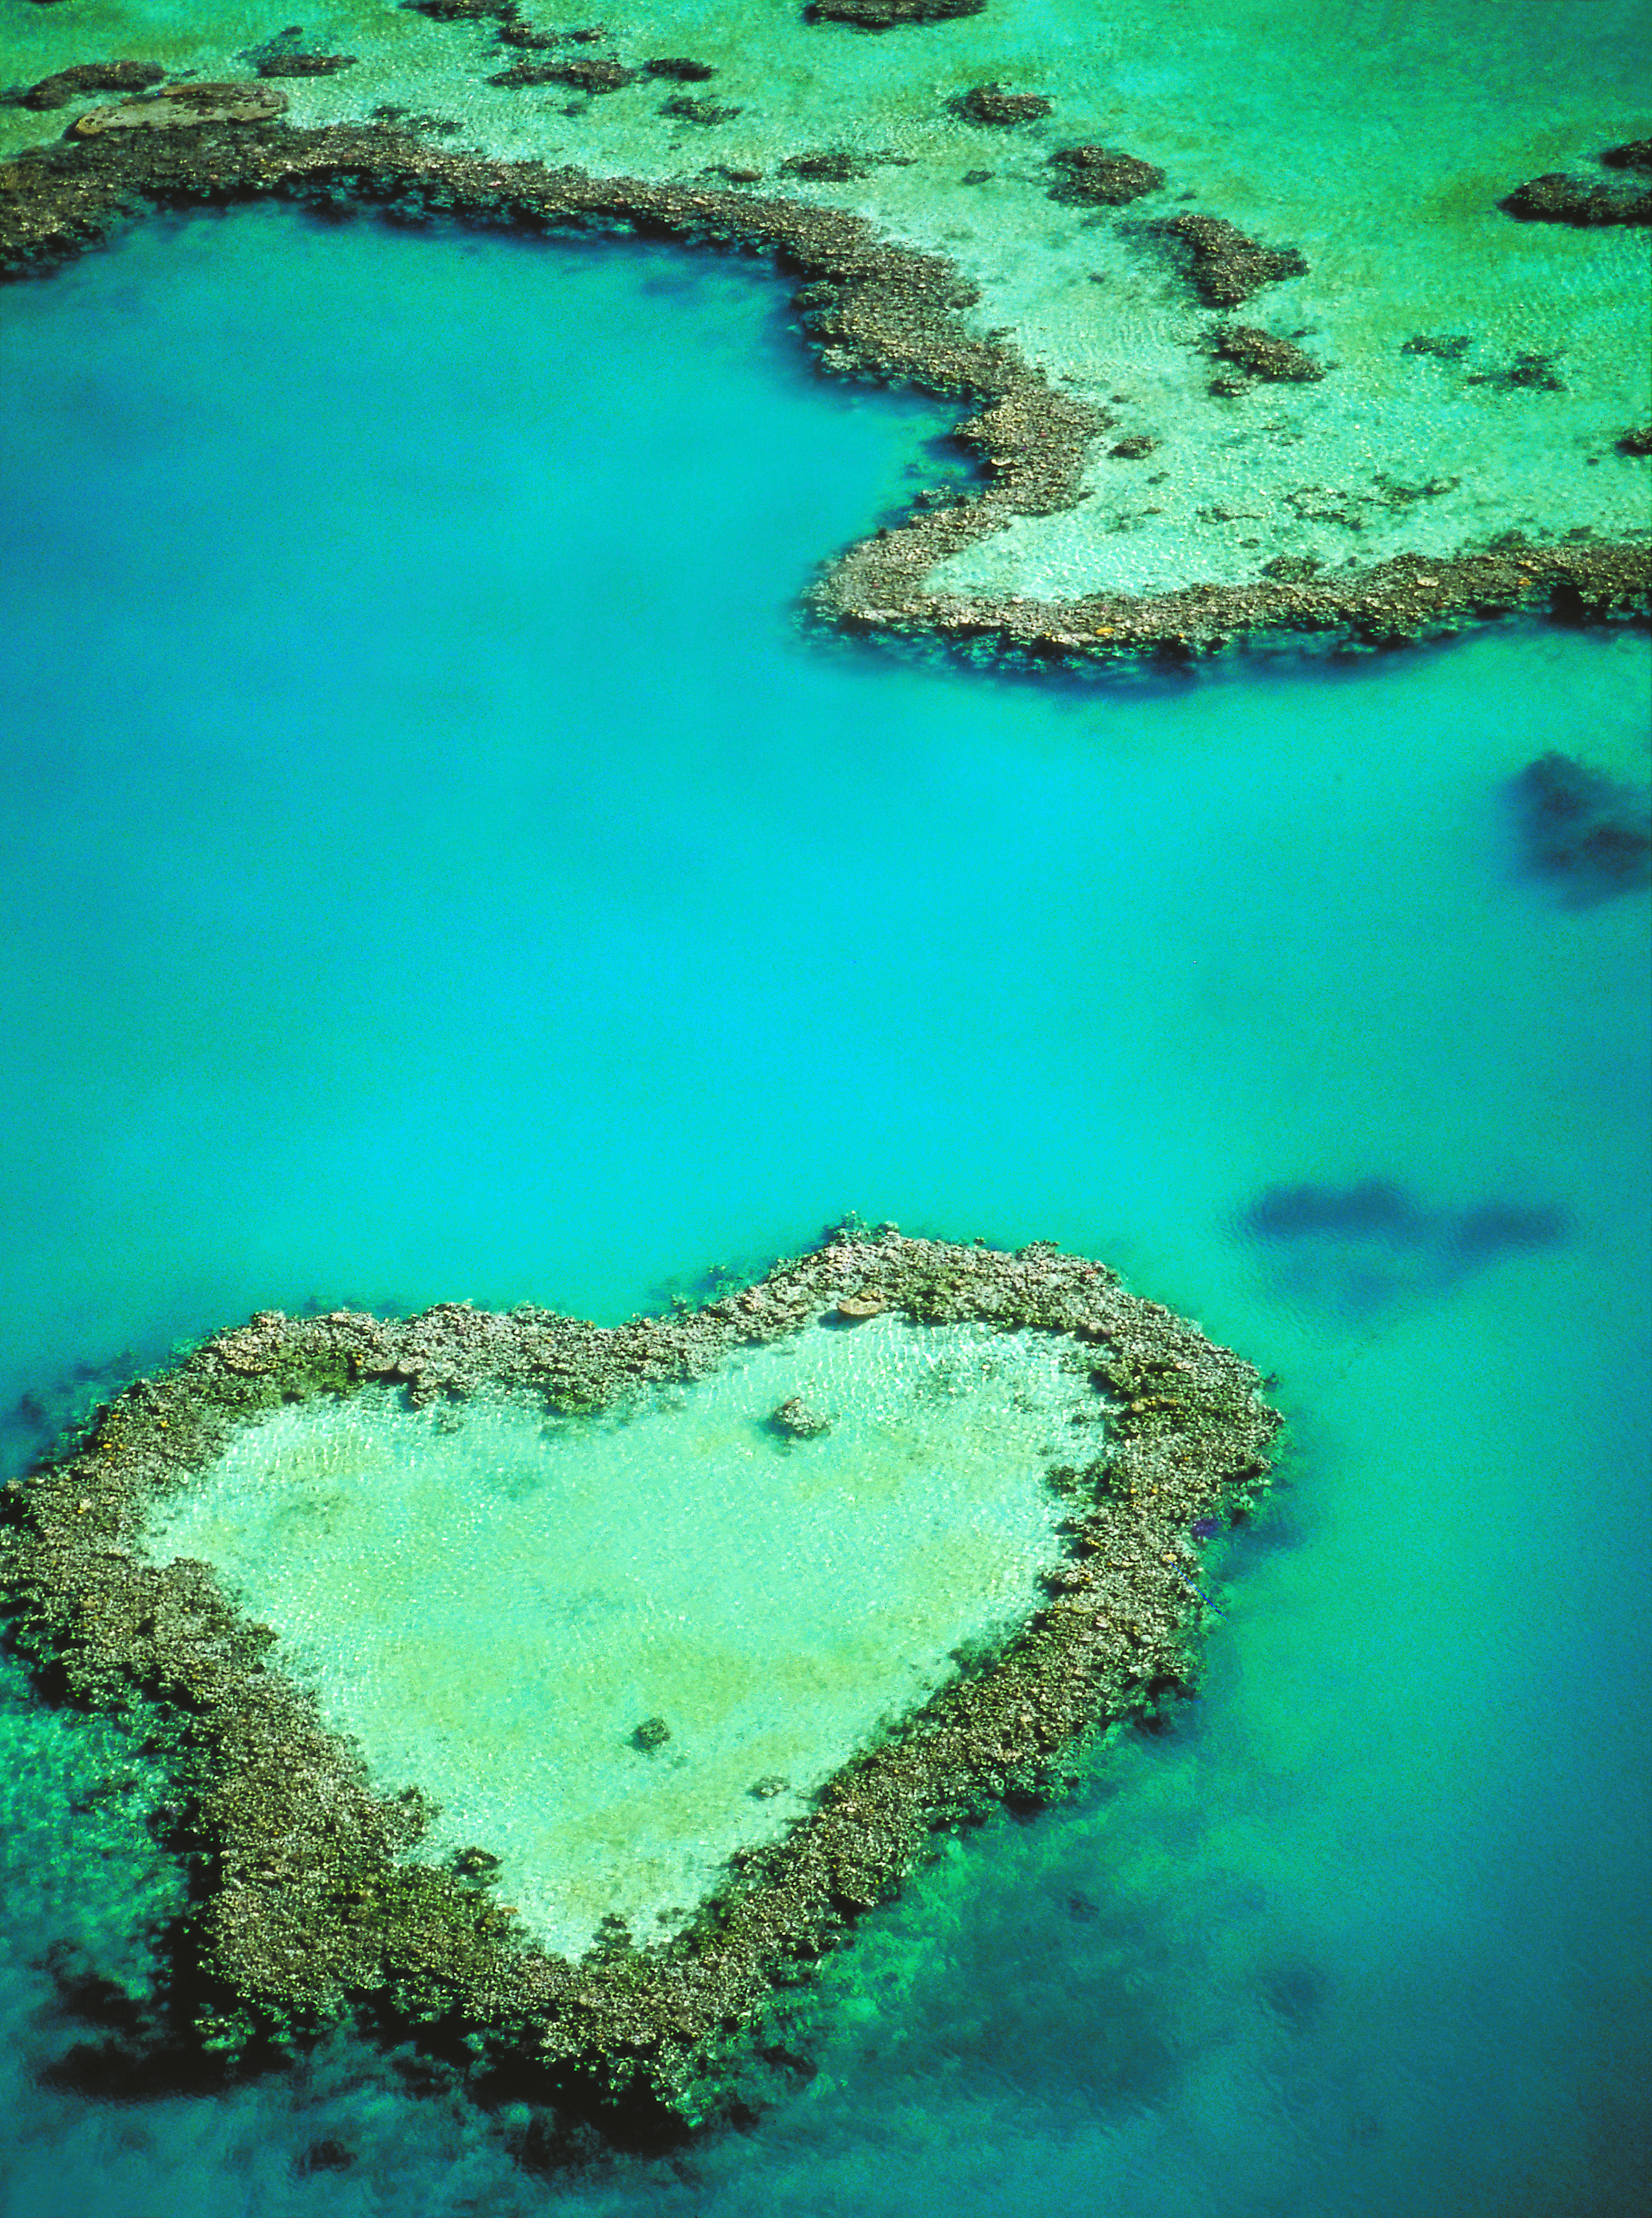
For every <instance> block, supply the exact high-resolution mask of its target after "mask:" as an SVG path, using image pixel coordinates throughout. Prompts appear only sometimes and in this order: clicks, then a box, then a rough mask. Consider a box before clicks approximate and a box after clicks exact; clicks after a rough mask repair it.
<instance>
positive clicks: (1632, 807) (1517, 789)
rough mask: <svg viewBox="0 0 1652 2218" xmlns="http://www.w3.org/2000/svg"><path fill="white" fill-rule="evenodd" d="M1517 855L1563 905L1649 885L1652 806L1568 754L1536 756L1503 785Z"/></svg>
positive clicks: (1587, 903)
mask: <svg viewBox="0 0 1652 2218" xmlns="http://www.w3.org/2000/svg"><path fill="white" fill-rule="evenodd" d="M1510 798H1511V801H1512V804H1513V809H1514V819H1515V825H1516V828H1517V830H1518V834H1519V839H1520V844H1521V849H1522V854H1523V858H1524V861H1525V868H1526V870H1527V871H1528V872H1529V873H1530V874H1531V876H1532V877H1536V878H1538V879H1541V880H1543V882H1544V883H1547V884H1548V885H1549V886H1550V887H1551V888H1552V889H1554V891H1555V892H1556V893H1557V894H1558V895H1560V896H1561V898H1562V900H1563V901H1565V903H1566V904H1567V906H1568V908H1593V907H1594V906H1595V904H1596V903H1598V902H1599V901H1611V900H1613V899H1615V898H1616V897H1617V896H1618V895H1622V894H1632V893H1640V892H1642V891H1643V890H1644V889H1645V888H1646V886H1647V885H1648V884H1649V883H1652V809H1649V806H1648V801H1647V796H1645V794H1643V793H1641V794H1637V793H1636V792H1634V791H1633V790H1631V789H1630V787H1628V786H1626V785H1623V784H1619V783H1618V780H1617V779H1616V778H1607V777H1605V776H1604V775H1603V774H1602V773H1601V772H1600V771H1594V770H1591V769H1589V767H1588V766H1587V764H1584V763H1581V762H1576V761H1574V759H1572V757H1571V756H1570V755H1563V754H1556V753H1551V754H1546V755H1539V756H1538V758H1537V760H1536V762H1533V763H1529V764H1528V765H1527V766H1526V767H1525V770H1523V771H1521V772H1520V775H1519V776H1518V778H1516V779H1515V780H1514V783H1513V785H1512V788H1511V789H1510Z"/></svg>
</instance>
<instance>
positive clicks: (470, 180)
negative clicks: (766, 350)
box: [0, 110, 1652, 669]
mask: <svg viewBox="0 0 1652 2218" xmlns="http://www.w3.org/2000/svg"><path fill="white" fill-rule="evenodd" d="M92 113H94V114H96V111H95V110H94V111H92ZM121 142H124V143H121ZM140 142H141V143H140ZM263 198H276V199H284V200H289V201H296V202H298V203H300V204H301V205H303V206H307V207H309V208H313V209H315V210H317V211H319V212H321V213H324V214H330V215H334V216H338V215H342V214H348V213H351V212H352V211H354V210H357V209H362V208H372V209H376V210H378V211H379V212H380V213H382V214H385V215H387V216H388V217H390V218H391V219H392V220H395V221H397V222H400V223H409V224H411V223H419V222H423V221H428V220H432V219H435V218H438V217H446V218H450V219H454V220H462V221H465V222H468V223H470V224H473V225H478V226H487V227H492V228H498V229H506V230H515V231H521V232H544V231H548V230H551V229H585V230H604V229H606V230H619V231H630V230H635V231H642V232H649V233H651V234H654V235H655V236H660V237H664V238H670V239H677V240H680V241H681V242H683V243H685V244H688V245H716V246H720V247H724V248H740V249H744V250H746V251H752V252H758V253H764V254H769V255H773V256H775V257H778V258H779V260H780V261H781V263H783V264H784V265H786V266H787V267H789V268H791V269H792V270H795V271H797V272H798V273H800V274H801V275H802V276H803V277H804V280H805V283H804V288H803V289H802V290H801V292H800V293H799V294H798V300H797V304H798V308H799V310H800V312H801V316H802V322H803V326H804V333H805V337H806V338H807V340H808V343H809V344H810V345H811V347H812V348H813V350H814V352H815V354H816V356H817V361H818V362H819V364H820V366H821V368H822V369H823V370H824V371H826V372H828V373H830V374H833V375H842V376H848V377H855V378H860V379H865V380H868V381H874V382H880V383H891V382H893V383H910V384H911V385H914V386H916V387H920V388H922V389H923V390H925V391H927V392H930V393H936V394H939V395H941V396H942V397H943V398H947V399H952V400H960V401H961V402H963V403H965V404H966V406H968V407H969V408H970V409H972V411H973V412H972V413H971V414H969V415H967V416H966V418H964V420H963V421H962V422H961V423H960V424H959V426H958V429H957V432H956V434H955V436H956V437H957V438H958V439H959V441H960V443H962V444H963V445H964V446H965V447H966V448H967V449H970V450H971V451H972V454H973V455H974V456H975V458H976V460H977V461H978V463H979V465H980V467H981V470H982V481H981V483H980V484H979V485H978V486H976V487H972V489H971V490H970V491H969V492H968V493H966V494H965V496H964V497H963V498H961V499H954V500H951V501H947V502H946V503H945V504H942V505H935V506H925V505H916V506H915V507H914V508H913V509H912V511H910V512H909V514H908V515H907V516H906V517H904V518H903V519H902V520H901V521H900V522H899V523H898V524H895V525H893V526H891V527H889V528H886V529H882V530H878V531H876V532H874V533H873V534H872V535H870V536H867V537H866V538H864V539H861V540H860V541H858V542H856V543H855V544H854V545H853V546H851V547H850V548H848V549H847V550H846V551H845V552H844V553H842V554H840V555H839V556H838V557H837V558H836V559H835V561H831V562H829V564H828V565H827V566H826V567H825V568H824V569H823V573H822V574H821V575H820V577H819V578H818V579H817V582H816V584H815V585H814V586H813V588H812V590H811V591H810V595H809V597H808V604H809V608H810V611H811V612H812V614H813V615H814V616H815V617H816V618H817V619H818V620H820V621H822V622H823V623H828V624H829V625H832V626H834V627H835V628H838V629H842V630H844V631H848V632H852V633H857V634H860V635H863V636H866V637H868V638H871V639H873V640H879V641H898V640H902V639H909V640H910V639H916V640H922V641H929V642H932V643H939V644H940V645H941V646H943V647H946V648H948V649H950V650H953V651H956V652H959V653H961V654H966V655H967V656H968V657H969V658H970V659H972V660H1002V661H1003V662H1006V663H1008V664H1009V665H1011V666H1016V667H1027V666H1033V667H1039V666H1059V667H1065V668H1068V669H1083V668H1085V667H1087V666H1095V665H1098V664H1106V663H1111V662H1117V661H1121V660H1129V661H1135V660H1140V659H1142V658H1154V659H1158V660H1164V661H1169V662H1171V663H1177V662H1189V661H1192V660H1196V659H1197V658H1199V657H1201V656H1204V655H1208V654H1213V653H1215V652H1218V651H1220V649H1222V648H1225V647H1230V646H1235V645H1244V644H1246V643H1250V642H1256V643H1263V642H1268V641H1271V642H1281V641H1294V642H1297V643H1302V642H1305V641H1307V640H1309V639H1316V640H1318V641H1320V643H1322V644H1332V645H1342V646H1349V647H1359V648H1365V647H1378V646H1381V647H1389V646H1397V645H1400V644H1401V643H1403V642H1406V641H1414V640H1419V639H1423V638H1427V637H1432V636H1436V635H1440V634H1443V633H1448V632H1451V631H1456V630H1459V629H1463V627H1464V626H1465V625H1467V624H1469V623H1475V622H1479V621H1483V620H1486V619H1488V618H1491V617H1493V616H1504V615H1510V614H1513V613H1516V612H1518V611H1523V610H1524V611H1533V612H1539V613H1546V614H1548V615H1550V616H1553V617H1555V618H1556V619H1557V620H1559V621H1561V622H1563V623H1571V624H1578V623H1611V622H1614V621H1621V620H1624V619H1626V618H1630V617H1635V616H1641V617H1644V616H1645V614H1646V612H1647V610H1648V609H1649V606H1652V545H1649V544H1646V543H1643V542H1637V541H1634V540H1627V541H1617V542H1609V541H1594V542H1562V543H1539V542H1531V541H1529V540H1526V539H1525V538H1523V537H1520V536H1518V535H1510V536H1506V537H1504V538H1502V539H1500V540H1499V541H1497V542H1494V544H1492V545H1490V546H1488V547H1485V548H1464V549H1463V550H1460V551H1459V552H1458V553H1456V554H1451V555H1442V556H1433V555H1422V554H1400V555H1396V556H1393V557H1391V558H1389V559H1388V560H1386V561H1382V562H1378V563H1376V564H1372V565H1370V566H1369V567H1355V568H1345V569H1342V570H1339V571H1338V572H1336V573H1332V574H1328V575H1315V576H1314V577H1311V578H1278V577H1270V576H1267V575H1266V574H1265V573H1264V574H1261V575H1258V577H1256V578H1254V579H1249V580H1247V581H1245V582H1243V583H1240V584H1237V585H1234V584H1227V585H1222V584H1199V585H1188V586H1183V587H1181V588H1178V589H1177V590H1176V591H1174V592H1160V593H1144V594H1130V593H1125V592H1096V593H1091V594H1085V595H1082V596H1079V597H1078V598H1073V599H1070V600H1046V599H1038V598H1029V597H1022V596H1013V595H1012V596H992V595H979V596H975V595H966V594H960V593H956V592H938V591H935V590H932V589H931V588H930V587H929V585H928V579H929V577H930V574H931V573H932V572H933V571H934V570H935V567H936V566H937V565H938V564H939V563H941V561H944V560H945V559H946V558H947V557H948V556H950V555H953V554H959V553H960V552H961V551H962V550H963V549H964V548H966V547H968V546H970V545H972V544H973V543H974V542H977V541H978V540H981V539H984V538H986V537H988V536H991V534H992V533H994V532H996V531H997V530H1002V529H1003V528H1004V527H1006V526H1007V525H1008V524H1009V523H1010V522H1011V521H1012V520H1013V519H1014V518H1015V517H1020V516H1047V515H1054V514H1057V513H1059V512H1060V511H1064V510H1065V509H1068V508H1070V507H1071V506H1072V505H1074V504H1075V503H1076V502H1077V501H1078V499H1081V498H1082V497H1083V494H1084V487H1083V485H1082V478H1083V474H1084V466H1085V463H1086V462H1087V460H1088V459H1089V457H1090V454H1091V451H1092V449H1093V448H1094V446H1095V443H1096V439H1097V438H1098V437H1099V435H1100V433H1101V432H1102V431H1103V430H1104V428H1105V419H1104V417H1103V415H1102V413H1101V412H1097V411H1096V410H1095V409H1093V408H1091V407H1090V406H1086V405H1085V404H1084V403H1082V402H1079V401H1077V400H1072V399H1071V398H1068V397H1066V396H1065V395H1063V394H1061V393H1059V392H1057V391H1056V390H1055V389H1054V388H1053V387H1052V385H1051V384H1050V382H1049V381H1048V379H1047V378H1046V376H1045V375H1044V373H1043V372H1042V371H1041V370H1040V369H1037V368H1036V367H1035V366H1034V365H1032V364H1030V363H1028V362H1027V361H1026V360H1025V358H1024V357H1023V356H1022V355H1021V354H1020V353H1019V351H1018V350H1016V349H1015V348H1014V347H1013V346H1010V345H1009V344H1005V342H1004V341H1003V338H995V337H992V336H991V335H989V336H987V337H984V338H981V337H978V336H976V335H975V334H973V333H972V331H970V330H969V329H968V327H967V325H966V323H965V322H964V319H963V311H965V310H966V309H967V308H969V307H972V306H973V305H974V303H975V301H976V300H977V298H978V295H977V294H976V292H975V290H974V288H972V287H971V286H970V285H969V284H968V283H967V282H966V280H965V279H964V278H963V276H962V275H961V273H960V271H959V270H957V268H956V267H955V265H954V264H953V263H951V262H950V261H948V260H947V259H946V258H945V257H941V256H939V255H934V254H928V253H922V252H919V251H916V250H914V249H911V248H906V247H901V246H897V245H892V244H891V243H889V242H888V241H886V240H885V239H881V238H880V237H879V234H878V232H876V230H875V229H874V227H873V226H872V225H871V224H870V223H868V222H867V221H866V220H865V219H864V218H862V217H860V216H854V215H851V214H847V213H845V212H844V211H842V210H841V209H836V208H821V207H814V206H810V205H808V204H806V203H804V202H800V201H793V200H790V199H787V198H786V197H785V196H784V195H778V194H764V193H759V192H755V191H753V190H749V189H741V190H731V189H720V188H716V187H712V186H710V185H707V184H705V183H700V182H698V181H688V182H673V183H650V182H649V181H647V180H644V179H642V178H637V177H592V176H590V175H588V174H587V173H586V172H585V171H583V170H577V169H572V168H558V169H550V168H547V167H546V166H545V165H544V164H543V163H539V162H529V161H506V160H494V159H490V158H487V157H485V156H481V155H476V154H466V153H461V152H450V151H447V150H446V149H444V148H441V147H438V146H433V145H432V144H431V143H430V142H429V141H427V140H425V139H421V138H419V137H418V136H417V135H416V134H414V133H408V132H407V131H405V130H401V129H397V128H395V127H391V126H388V125H385V126H380V125H376V124H359V125H357V124H336V125H331V126H326V127H321V128H316V129H301V128H297V127H293V126H290V125H288V124H286V123H282V122H253V123H243V124H233V123H226V124H220V125H208V126H202V127H178V128H174V129H168V130H165V131H159V130H150V131H142V132H137V131H133V132H109V133H100V134H96V135H94V136H92V137H90V138H79V139H71V140H67V141H65V142H63V143H60V144H59V145H56V146H48V147H43V148H32V149H29V150H28V152H26V153H25V154H24V155H22V156H21V157H20V158H18V159H16V161H13V162H9V163H7V164H0V278H14V279H15V278H18V277H22V276H31V275H38V274H40V273H42V272H44V271H46V270H50V269H52V268H54V267H56V266H58V265H59V263H63V262H64V261H65V260H68V259H70V258H71V257H74V256H76V255H78V254H80V253H83V252H84V251H87V250H88V249H89V248H90V247H92V246H95V245H99V244H102V243H103V242H104V241H105V240H106V239H108V237H109V234H110V232H111V229H112V228H114V227H115V226H117V225H119V224H120V223H121V222H122V221H123V220H134V219H136V218H139V217H141V216H143V215H145V214H150V213H152V212H153V211H155V210H156V209H158V208H167V207H171V208H177V207H188V206H191V205H194V206H199V205H201V204H202V203H207V204H215V205H227V204H229V203H232V202H235V201H251V200H258V199H263Z"/></svg>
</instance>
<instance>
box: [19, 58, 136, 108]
mask: <svg viewBox="0 0 1652 2218" xmlns="http://www.w3.org/2000/svg"><path fill="white" fill-rule="evenodd" d="M165 74H166V72H165V70H164V69H162V68H161V67H160V65H159V64H158V63H157V62H77V63H76V64H75V65H74V67H73V68H72V69H65V70H59V71H57V72H56V74H55V75H54V76H52V77H42V78H41V79H40V83H39V84H32V85H30V87H29V88H28V91H27V92H26V93H24V95H23V96H22V101H21V102H20V103H19V105H20V106H22V107H24V108H35V109H37V110H38V109H44V110H50V109H52V108H66V107H67V106H68V105H69V102H71V100H77V99H79V98H81V97H82V96H84V95H85V94H87V93H91V92H146V91H147V90H148V89H149V87H150V86H151V85H152V84H159V83H160V81H161V79H162V78H163V77H165Z"/></svg>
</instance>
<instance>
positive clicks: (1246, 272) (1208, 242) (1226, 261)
mask: <svg viewBox="0 0 1652 2218" xmlns="http://www.w3.org/2000/svg"><path fill="white" fill-rule="evenodd" d="M1163 236H1164V239H1165V240H1166V242H1167V243H1168V245H1170V248H1171V252H1172V253H1173V254H1174V255H1175V256H1176V257H1177V260H1178V261H1181V262H1182V263H1184V264H1185V266H1186V268H1187V270H1188V272H1189V276H1191V277H1192V280H1193V282H1194V285H1195V287H1196V289H1197V291H1198V294H1199V296H1200V298H1201V299H1202V300H1208V302H1209V304H1210V306H1211V307H1213V308H1237V307H1239V304H1240V302H1241V301H1244V300H1249V299H1250V297H1251V294H1252V293H1257V292H1260V290H1261V289H1262V288H1263V286H1264V285H1276V284H1277V283H1278V282H1279V281H1280V279H1281V278H1283V277H1301V276H1303V275H1304V273H1305V272H1306V270H1307V259H1306V257H1304V256H1303V255H1302V254H1301V253H1300V252H1299V251H1297V249H1296V248H1295V247H1294V246H1264V245H1263V244H1262V243H1261V241H1260V240H1259V239H1251V237H1249V236H1248V234H1247V233H1245V232H1242V231H1241V230H1240V229H1239V226H1238V225H1237V224H1235V223H1229V222H1227V220H1226V219H1225V218H1224V217H1221V216H1216V215H1178V216H1172V217H1171V220H1170V221H1169V222H1168V223H1167V224H1165V225H1164V231H1163Z"/></svg>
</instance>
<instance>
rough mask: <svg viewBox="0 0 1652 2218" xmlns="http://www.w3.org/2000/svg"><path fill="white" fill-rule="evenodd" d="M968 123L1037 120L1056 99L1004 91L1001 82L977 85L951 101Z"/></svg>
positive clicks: (1050, 109)
mask: <svg viewBox="0 0 1652 2218" xmlns="http://www.w3.org/2000/svg"><path fill="white" fill-rule="evenodd" d="M953 105H954V106H955V107H956V108H957V110H958V113H959V114H960V115H962V116H964V117H966V119H967V120H968V121H970V122H971V123H997V124H1014V123H1036V122H1037V121H1038V120H1039V118H1040V116H1044V115H1053V114H1054V112H1055V102H1053V100H1048V99H1046V97H1045V96H1044V95H1043V94H1042V93H1041V92H1007V91H1006V90H1004V88H1003V85H1001V84H978V85H975V86H973V87H972V89H971V90H969V91H968V92H966V93H963V94H961V95H960V96H959V98H958V100H957V101H956V102H954V103H953Z"/></svg>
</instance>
